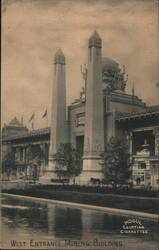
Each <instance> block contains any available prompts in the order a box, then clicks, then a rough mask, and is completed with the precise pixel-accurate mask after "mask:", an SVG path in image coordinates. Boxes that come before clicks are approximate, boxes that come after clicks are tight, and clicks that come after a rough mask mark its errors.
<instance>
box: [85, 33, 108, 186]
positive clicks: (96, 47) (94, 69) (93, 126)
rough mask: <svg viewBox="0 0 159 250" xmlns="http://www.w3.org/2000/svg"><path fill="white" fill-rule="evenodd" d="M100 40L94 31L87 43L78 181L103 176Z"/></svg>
mask: <svg viewBox="0 0 159 250" xmlns="http://www.w3.org/2000/svg"><path fill="white" fill-rule="evenodd" d="M101 47H102V41H101V38H100V37H99V35H98V33H97V32H96V31H95V32H94V33H93V35H92V36H91V37H90V39H89V43H88V75H87V92H86V107H85V135H84V155H83V170H82V173H81V176H80V183H83V184H87V183H89V181H90V179H91V178H99V179H101V178H102V177H103V174H102V167H101V164H100V163H101V153H102V152H103V150H104V112H103V93H102V65H101Z"/></svg>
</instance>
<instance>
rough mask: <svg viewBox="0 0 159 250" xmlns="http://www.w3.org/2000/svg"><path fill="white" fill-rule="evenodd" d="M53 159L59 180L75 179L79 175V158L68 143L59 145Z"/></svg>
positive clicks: (77, 153)
mask: <svg viewBox="0 0 159 250" xmlns="http://www.w3.org/2000/svg"><path fill="white" fill-rule="evenodd" d="M54 158H55V161H56V163H57V166H56V173H57V175H58V177H59V178H63V177H65V178H70V177H75V176H78V175H79V174H80V173H81V156H80V154H79V152H78V151H77V150H76V149H75V148H74V147H73V146H72V145H71V144H70V143H65V144H60V147H59V149H58V152H57V153H56V154H55V155H54Z"/></svg>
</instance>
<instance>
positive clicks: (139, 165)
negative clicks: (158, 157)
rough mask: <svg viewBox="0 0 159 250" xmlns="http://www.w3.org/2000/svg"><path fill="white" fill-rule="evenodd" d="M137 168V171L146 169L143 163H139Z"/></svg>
mask: <svg viewBox="0 0 159 250" xmlns="http://www.w3.org/2000/svg"><path fill="white" fill-rule="evenodd" d="M138 168H139V169H146V163H145V162H139V163H138Z"/></svg>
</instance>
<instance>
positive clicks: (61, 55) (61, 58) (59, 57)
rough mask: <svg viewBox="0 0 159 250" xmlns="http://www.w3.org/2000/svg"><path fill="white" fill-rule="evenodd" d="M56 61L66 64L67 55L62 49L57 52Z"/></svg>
mask: <svg viewBox="0 0 159 250" xmlns="http://www.w3.org/2000/svg"><path fill="white" fill-rule="evenodd" d="M54 63H55V64H56V63H59V64H65V56H64V53H63V52H62V50H61V49H58V51H57V52H56V53H55V57H54Z"/></svg>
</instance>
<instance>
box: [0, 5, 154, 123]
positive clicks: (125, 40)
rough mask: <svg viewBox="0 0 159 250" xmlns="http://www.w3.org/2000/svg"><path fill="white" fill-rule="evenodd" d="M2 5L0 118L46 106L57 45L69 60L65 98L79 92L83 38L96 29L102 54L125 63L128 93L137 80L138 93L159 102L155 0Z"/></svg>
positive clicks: (49, 97)
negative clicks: (0, 94) (0, 114)
mask: <svg viewBox="0 0 159 250" xmlns="http://www.w3.org/2000/svg"><path fill="white" fill-rule="evenodd" d="M3 7H4V8H5V12H4V13H3V30H2V35H3V56H2V59H3V68H2V80H3V86H2V87H3V88H2V91H3V96H6V97H7V98H6V101H5V99H4V101H3V109H4V110H5V112H3V119H4V121H7V122H8V121H9V120H10V119H11V118H12V117H13V116H14V115H16V116H17V117H20V116H22V115H23V114H25V115H26V116H30V113H32V112H33V111H35V112H37V113H40V112H43V109H45V107H46V106H48V107H50V103H51V88H52V82H53V57H54V54H55V52H56V50H57V49H58V48H62V49H63V51H64V53H65V56H66V61H67V65H66V72H67V102H68V103H69V104H70V103H71V101H73V100H74V98H77V97H78V96H79V91H80V89H81V87H82V86H83V85H84V83H83V80H82V76H81V73H80V64H81V63H85V62H87V40H88V37H89V36H90V34H91V33H92V31H93V30H94V29H97V30H98V32H99V33H100V35H101V37H102V40H103V55H104V56H108V57H112V58H114V59H115V60H117V61H118V62H119V63H120V65H121V66H122V64H125V65H126V67H127V71H128V73H129V84H128V91H129V92H130V89H131V86H132V81H135V88H136V94H138V95H139V96H140V97H142V98H143V99H144V100H145V101H148V102H149V103H150V104H156V103H157V95H156V88H155V84H156V82H158V69H157V66H156V65H158V56H157V52H158V51H157V49H158V46H157V39H158V38H157V34H158V31H157V18H156V16H157V12H156V8H155V7H156V6H155V3H154V2H153V1H149V0H134V1H128V0H120V1H117V0H111V1H110V0H98V1H97V0H95V1H94V0H91V1H89V0H77V1H71V0H60V1H59V0H58V1H56V0H55V1H54V0H45V1H44V0H27V1H23V0H20V1H18V0H17V1H13V0H5V1H4V2H3ZM143 89H144V91H143ZM8 100H9V102H8ZM39 116H40V115H39ZM27 119H28V118H27V117H26V120H27ZM37 124H38V126H40V120H39V122H37Z"/></svg>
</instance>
